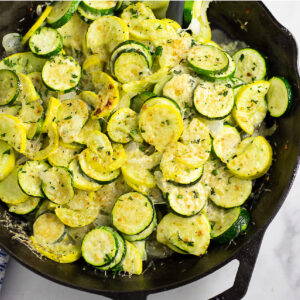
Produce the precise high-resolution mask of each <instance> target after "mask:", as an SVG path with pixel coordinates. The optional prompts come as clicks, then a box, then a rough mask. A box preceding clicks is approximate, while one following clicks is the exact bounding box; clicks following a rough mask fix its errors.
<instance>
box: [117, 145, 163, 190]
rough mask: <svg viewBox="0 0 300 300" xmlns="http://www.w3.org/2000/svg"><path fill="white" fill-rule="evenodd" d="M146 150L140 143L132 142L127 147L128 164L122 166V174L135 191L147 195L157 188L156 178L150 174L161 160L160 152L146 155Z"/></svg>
mask: <svg viewBox="0 0 300 300" xmlns="http://www.w3.org/2000/svg"><path fill="white" fill-rule="evenodd" d="M144 151H145V149H144V148H143V146H141V145H140V144H138V143H135V142H131V143H129V144H128V145H127V146H126V147H125V153H126V163H125V164H123V165H122V167H121V169H122V174H123V176H124V179H125V181H126V182H127V184H128V185H129V186H131V187H132V188H133V189H135V190H137V191H139V192H142V193H147V192H148V189H150V188H153V187H155V178H154V176H153V174H152V173H151V172H150V170H151V169H153V168H154V167H155V166H157V165H158V164H159V162H160V159H161V154H160V153H159V152H154V153H152V154H151V155H147V154H145V153H144Z"/></svg>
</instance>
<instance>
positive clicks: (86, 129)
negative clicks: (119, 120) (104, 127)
mask: <svg viewBox="0 0 300 300" xmlns="http://www.w3.org/2000/svg"><path fill="white" fill-rule="evenodd" d="M93 131H101V124H100V120H95V119H92V118H91V117H90V118H89V119H88V121H87V122H86V124H85V125H84V126H83V127H82V128H81V130H80V131H79V133H78V134H77V135H76V136H75V139H74V142H75V143H77V144H80V145H86V143H87V140H88V137H89V136H90V134H91V133H92V132H93Z"/></svg>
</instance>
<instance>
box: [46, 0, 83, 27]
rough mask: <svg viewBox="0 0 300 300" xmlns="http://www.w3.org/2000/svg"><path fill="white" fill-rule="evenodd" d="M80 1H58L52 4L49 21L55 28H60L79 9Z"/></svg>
mask: <svg viewBox="0 0 300 300" xmlns="http://www.w3.org/2000/svg"><path fill="white" fill-rule="evenodd" d="M78 4H79V1H78V0H72V1H58V2H55V3H54V5H53V6H52V10H51V12H50V14H49V15H48V17H47V22H48V24H49V25H51V26H52V27H53V28H58V27H61V26H63V25H64V24H66V23H67V22H68V21H69V20H70V19H71V18H72V16H73V14H74V13H75V11H76V10H77V7H78Z"/></svg>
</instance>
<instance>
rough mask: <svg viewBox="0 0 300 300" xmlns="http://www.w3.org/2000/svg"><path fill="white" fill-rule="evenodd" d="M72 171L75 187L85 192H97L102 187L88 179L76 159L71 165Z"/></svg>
mask: <svg viewBox="0 0 300 300" xmlns="http://www.w3.org/2000/svg"><path fill="white" fill-rule="evenodd" d="M69 169H70V171H72V173H73V180H74V187H75V188H77V189H80V190H83V191H97V190H99V189H100V188H101V187H102V185H101V184H99V183H97V182H96V181H94V180H92V179H91V178H89V177H87V176H86V175H85V174H84V173H83V172H82V171H81V170H80V167H79V164H78V160H76V159H74V160H72V161H71V163H70V165H69Z"/></svg>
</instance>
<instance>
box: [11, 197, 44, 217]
mask: <svg viewBox="0 0 300 300" xmlns="http://www.w3.org/2000/svg"><path fill="white" fill-rule="evenodd" d="M40 201H41V199H40V198H37V197H29V198H28V199H27V200H26V201H25V202H22V203H20V204H15V205H14V204H8V211H9V212H11V213H14V214H17V215H26V214H30V213H32V212H33V211H34V210H35V209H37V207H38V206H39V204H40Z"/></svg>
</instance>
